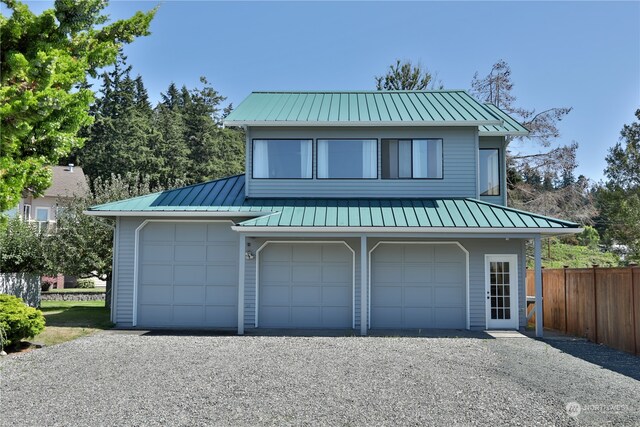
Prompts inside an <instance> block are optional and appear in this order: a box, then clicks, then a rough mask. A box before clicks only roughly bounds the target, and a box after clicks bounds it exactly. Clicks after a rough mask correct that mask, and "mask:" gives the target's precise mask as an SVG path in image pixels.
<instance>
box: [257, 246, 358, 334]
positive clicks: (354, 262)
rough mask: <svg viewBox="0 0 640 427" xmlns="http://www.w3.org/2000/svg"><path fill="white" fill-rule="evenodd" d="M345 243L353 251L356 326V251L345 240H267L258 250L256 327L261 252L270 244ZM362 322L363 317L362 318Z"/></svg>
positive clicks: (352, 305) (352, 277)
mask: <svg viewBox="0 0 640 427" xmlns="http://www.w3.org/2000/svg"><path fill="white" fill-rule="evenodd" d="M279 243H285V244H320V245H324V244H343V245H345V246H346V247H347V248H348V249H349V250H350V251H351V269H352V274H351V282H352V283H351V289H352V292H351V294H352V295H351V328H352V329H355V327H356V251H355V250H353V248H352V247H351V246H349V244H348V243H347V242H345V241H344V240H309V241H306V240H267V241H266V242H264V243H263V244H262V245H260V247H259V248H258V249H257V250H256V284H255V286H256V301H255V303H256V307H255V319H254V327H256V328H257V327H258V308H259V307H260V298H259V295H260V286H259V284H260V252H261V251H262V250H263V249H264V248H265V247H267V245H269V244H279ZM360 322H362V319H360Z"/></svg>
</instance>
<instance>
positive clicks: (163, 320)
mask: <svg viewBox="0 0 640 427" xmlns="http://www.w3.org/2000/svg"><path fill="white" fill-rule="evenodd" d="M172 321H173V306H172V305H147V304H144V305H140V306H139V308H138V323H139V324H140V325H142V326H145V325H154V326H166V325H169V324H171V322H172Z"/></svg>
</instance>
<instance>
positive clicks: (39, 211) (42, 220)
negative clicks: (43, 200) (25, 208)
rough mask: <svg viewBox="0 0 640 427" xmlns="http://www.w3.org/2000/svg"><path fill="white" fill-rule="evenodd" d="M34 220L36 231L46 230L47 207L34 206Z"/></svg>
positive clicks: (47, 223) (47, 224)
mask: <svg viewBox="0 0 640 427" xmlns="http://www.w3.org/2000/svg"><path fill="white" fill-rule="evenodd" d="M36 221H37V222H38V231H40V232H43V231H46V230H47V229H48V226H49V208H36Z"/></svg>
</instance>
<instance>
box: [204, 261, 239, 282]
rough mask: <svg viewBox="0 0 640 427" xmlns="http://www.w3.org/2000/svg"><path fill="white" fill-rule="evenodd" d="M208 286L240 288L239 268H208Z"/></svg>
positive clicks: (219, 266)
mask: <svg viewBox="0 0 640 427" xmlns="http://www.w3.org/2000/svg"><path fill="white" fill-rule="evenodd" d="M205 283H206V284H207V285H219V286H229V285H233V286H235V287H237V286H238V267H237V266H235V265H213V266H208V267H207V278H206V281H205Z"/></svg>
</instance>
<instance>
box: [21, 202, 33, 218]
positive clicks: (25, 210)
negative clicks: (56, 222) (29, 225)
mask: <svg viewBox="0 0 640 427" xmlns="http://www.w3.org/2000/svg"><path fill="white" fill-rule="evenodd" d="M22 219H23V220H24V221H29V220H31V205H24V206H23V207H22Z"/></svg>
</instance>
